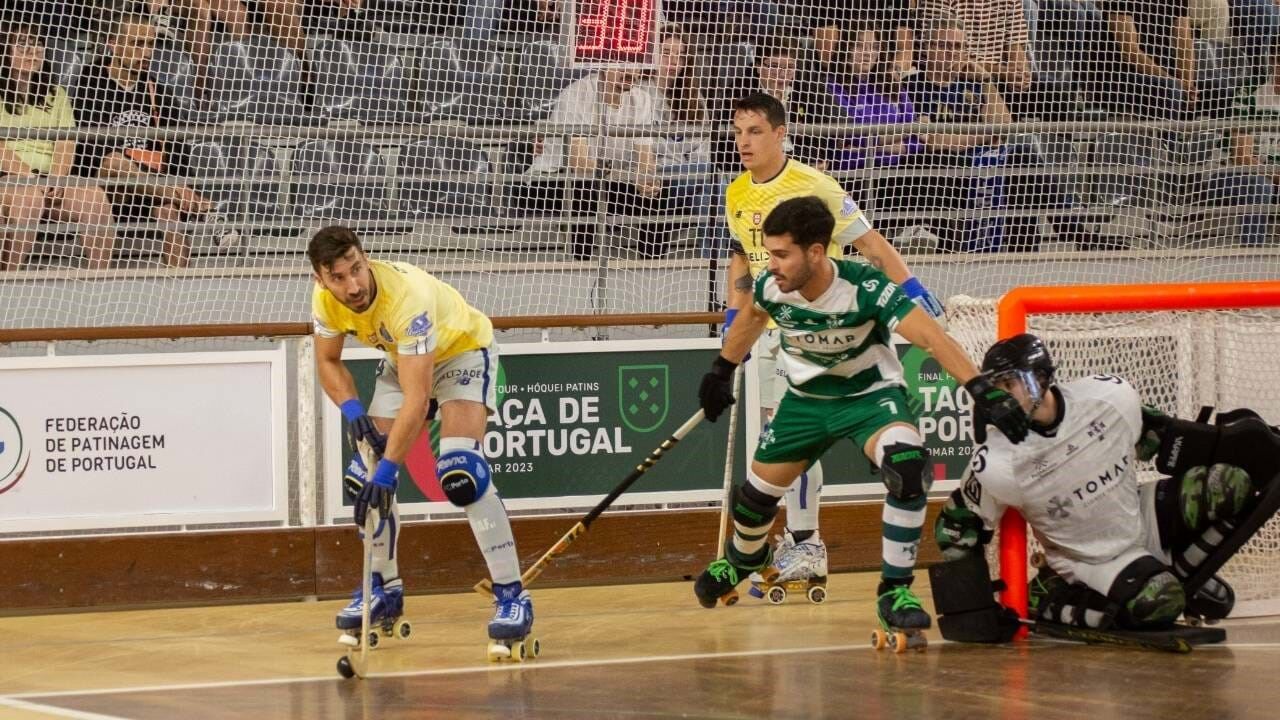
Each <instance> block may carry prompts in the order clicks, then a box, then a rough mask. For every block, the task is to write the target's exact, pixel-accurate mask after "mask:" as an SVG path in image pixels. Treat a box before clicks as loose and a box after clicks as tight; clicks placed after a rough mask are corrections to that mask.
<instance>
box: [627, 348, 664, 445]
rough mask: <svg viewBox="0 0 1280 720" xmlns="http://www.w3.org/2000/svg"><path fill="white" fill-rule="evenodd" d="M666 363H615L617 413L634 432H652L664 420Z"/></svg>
mask: <svg viewBox="0 0 1280 720" xmlns="http://www.w3.org/2000/svg"><path fill="white" fill-rule="evenodd" d="M669 375H670V371H669V367H668V366H667V365H619V366H618V414H619V415H621V416H622V423H623V424H624V425H626V426H627V427H629V428H631V429H632V430H635V431H636V432H644V433H647V432H653V431H654V430H657V429H658V426H660V425H662V421H663V420H666V419H667V406H668V405H669V402H668V398H669V392H668V389H669V388H670V385H671V384H670V382H669Z"/></svg>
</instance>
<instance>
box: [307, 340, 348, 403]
mask: <svg viewBox="0 0 1280 720" xmlns="http://www.w3.org/2000/svg"><path fill="white" fill-rule="evenodd" d="M344 342H345V338H344V336H342V335H335V336H332V337H329V336H326V335H322V334H321V333H320V332H317V333H316V335H315V346H316V374H318V375H319V376H320V387H322V388H324V394H325V395H328V396H329V399H330V400H332V401H333V404H334V405H337V406H338V407H342V406H343V405H344V404H345V403H346V402H347V401H349V400H356V401H357V402H359V401H358V400H357V398H358V397H359V396H358V394H357V393H356V382H355V380H354V379H353V378H352V377H351V371H349V370H347V365H346V363H344V362H342V346H343V344H344Z"/></svg>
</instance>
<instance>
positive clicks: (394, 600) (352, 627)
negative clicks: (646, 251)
mask: <svg viewBox="0 0 1280 720" xmlns="http://www.w3.org/2000/svg"><path fill="white" fill-rule="evenodd" d="M370 594H371V595H373V602H372V603H371V604H370V605H369V649H370V650H372V649H373V648H376V647H378V639H379V633H381V636H382V637H394V638H399V639H401V640H406V639H408V637H409V635H411V634H412V633H413V626H411V625H410V624H409V621H408V620H405V619H404V618H403V617H402V616H403V615H404V590H403V589H402V588H401V587H400V586H399V585H397V586H396V587H393V588H390V589H384V588H383V586H382V574H381V573H374V574H373V591H372V592H371V593H370ZM360 595H361V593H360V590H359V589H356V591H355V593H353V594H352V597H351V604H350V605H347V606H346V607H344V608H342V609H341V610H339V611H338V616H337V618H336V619H335V623H336V624H337V626H338V629H339V630H341V631H342V635H340V636H339V637H338V642H340V643H342V644H343V645H346V646H347V647H351V648H358V647H360V614H361V613H362V612H363V610H364V602H363V598H361V596H360Z"/></svg>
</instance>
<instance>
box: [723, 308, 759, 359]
mask: <svg viewBox="0 0 1280 720" xmlns="http://www.w3.org/2000/svg"><path fill="white" fill-rule="evenodd" d="M768 324H769V314H768V313H766V312H765V311H764V310H761V309H760V308H759V307H758V306H756V305H754V304H750V305H747V307H746V308H745V309H744V310H743V311H742V312H741V313H739V314H738V319H737V321H736V322H734V323H733V325H732V326H730V328H729V332H728V333H726V334H725V337H724V347H722V348H721V349H720V357H722V358H724V359H725V360H728V361H729V362H731V363H733V364H734V365H735V366H737V365H739V364H741V363H742V361H743V360H745V359H746V357H747V353H749V352H751V347H752V346H753V345H755V343H756V340H759V339H760V335H761V334H762V333H763V332H764V329H765V327H766V326H767V325H768Z"/></svg>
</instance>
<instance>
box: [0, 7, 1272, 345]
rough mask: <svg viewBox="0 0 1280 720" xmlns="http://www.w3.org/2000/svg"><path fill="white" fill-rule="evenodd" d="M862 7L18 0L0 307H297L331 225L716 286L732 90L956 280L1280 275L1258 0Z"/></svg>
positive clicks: (545, 306) (732, 163) (378, 244)
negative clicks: (761, 104)
mask: <svg viewBox="0 0 1280 720" xmlns="http://www.w3.org/2000/svg"><path fill="white" fill-rule="evenodd" d="M870 5H872V4H865V3H864V4H858V3H854V4H853V5H852V6H850V5H849V4H844V3H833V2H830V1H829V0H802V1H800V2H791V3H777V2H767V1H764V0H760V1H756V0H732V1H724V2H712V1H711V0H705V1H704V0H667V1H666V2H659V1H658V0H576V1H573V2H566V1H565V0H504V1H500V0H474V1H473V2H465V3H463V2H452V1H446V0H262V1H261V2H252V3H251V2H242V1H241V0H226V1H225V2H216V3H214V2H205V1H204V0H78V1H77V2H58V1H55V0H10V1H9V2H6V3H4V8H3V17H0V56H2V57H3V62H2V63H0V67H3V68H5V70H4V72H5V74H6V76H5V77H0V85H2V86H3V88H4V93H3V94H2V96H0V98H2V100H3V107H0V172H4V173H5V176H4V178H3V181H2V182H3V187H2V188H0V206H2V207H0V218H3V220H2V222H3V233H2V234H3V243H4V244H3V248H0V327H6V328H13V327H25V328H31V327H50V326H99V327H101V326H122V325H141V324H189V323H220V322H288V321H305V320H306V319H307V316H308V307H307V289H308V283H309V279H308V272H309V267H308V265H307V262H306V260H305V255H304V250H305V246H306V242H307V239H308V238H309V237H310V235H311V234H312V233H313V232H314V231H315V230H316V229H318V228H319V227H322V226H324V225H327V224H333V223H340V224H344V225H348V226H351V227H353V228H355V229H356V230H357V231H358V232H359V233H360V234H361V235H362V237H363V238H364V239H365V241H366V242H367V244H368V246H369V248H370V249H371V250H372V251H373V252H374V253H375V254H376V255H377V256H379V257H382V258H392V259H402V260H407V261H409V262H413V263H416V264H418V265H421V266H423V267H425V268H427V269H429V270H431V271H433V272H437V273H439V274H441V275H442V276H443V277H445V279H446V280H448V281H449V282H451V283H453V284H455V285H457V286H458V287H459V289H460V290H462V292H463V293H464V294H465V295H466V296H467V297H468V299H469V300H471V301H472V302H473V303H474V304H476V305H477V306H478V307H480V308H481V309H482V310H484V311H486V312H488V313H489V314H491V315H552V314H565V313H583V312H594V313H622V312H689V311H702V310H708V309H713V308H715V307H716V306H717V305H718V304H719V302H720V298H722V297H723V284H722V283H723V280H722V277H723V274H724V273H723V266H724V264H725V261H726V258H727V255H726V253H727V250H726V249H727V247H728V244H729V240H728V236H727V232H726V229H725V223H724V210H723V193H724V189H725V187H726V186H727V184H728V182H730V181H731V180H732V179H733V178H734V177H736V176H737V175H738V174H739V173H741V172H742V170H743V167H742V165H741V163H740V162H739V159H738V157H737V154H736V152H735V149H734V141H733V137H732V130H731V127H730V121H731V119H732V105H733V102H734V100H735V99H737V98H739V97H742V96H743V95H745V94H747V93H750V92H755V91H760V92H764V93H767V94H770V95H772V96H774V97H776V98H778V99H780V100H781V101H782V102H783V103H784V104H785V106H786V109H787V112H788V116H789V121H790V122H789V129H788V133H787V135H786V138H785V147H786V149H787V150H788V152H790V153H791V154H792V156H794V157H796V158H798V159H800V160H803V161H805V162H809V163H811V164H814V165H816V166H819V167H822V168H824V169H825V170H826V171H828V172H829V173H831V174H832V175H833V176H834V177H836V178H837V179H838V180H839V181H840V182H841V183H842V184H843V185H844V186H845V188H846V189H847V190H848V192H849V193H850V194H851V196H852V197H853V198H854V199H855V200H856V201H857V202H858V203H860V204H861V206H862V207H863V208H864V209H865V210H866V211H867V213H868V214H869V215H870V216H871V218H872V220H873V222H874V223H875V225H876V226H877V228H879V229H880V230H881V231H882V232H883V233H884V234H885V235H886V236H888V237H890V238H891V239H892V240H893V241H894V242H895V244H896V245H897V247H898V248H899V249H900V250H901V251H902V253H903V254H904V255H905V256H906V258H907V260H908V262H909V263H910V264H911V266H912V268H913V270H914V271H915V272H916V273H917V274H918V275H920V276H921V277H922V278H923V279H924V280H925V282H926V283H927V284H928V285H929V286H930V287H931V289H933V290H934V291H935V293H936V294H938V295H939V296H941V297H943V298H946V297H949V296H951V295H956V294H961V293H963V294H966V295H971V296H975V297H996V296H998V295H999V294H1001V293H1002V292H1004V291H1005V290H1006V289H1008V288H1009V287H1011V286H1013V285H1016V284H1022V283H1028V282H1033V283H1041V284H1078V283H1090V282H1118V281H1129V280H1139V281H1144V282H1158V281H1175V280H1176V281H1186V280H1241V279H1249V278H1265V277H1276V276H1277V275H1278V273H1280V262H1278V261H1277V256H1276V253H1275V251H1274V249H1273V247H1274V245H1273V240H1272V237H1273V232H1272V228H1271V212H1272V209H1273V205H1272V203H1273V193H1274V186H1273V184H1272V180H1271V178H1273V177H1275V176H1276V170H1277V168H1276V167H1275V166H1274V165H1273V164H1272V163H1273V161H1274V157H1273V153H1274V147H1275V146H1274V144H1273V143H1274V140H1275V139H1276V137H1278V136H1277V131H1278V130H1280V127H1277V124H1276V120H1275V116H1274V115H1272V114H1270V113H1271V111H1272V109H1273V108H1272V103H1273V102H1274V101H1275V98H1276V97H1277V95H1276V93H1275V89H1274V79H1273V78H1272V72H1271V67H1272V62H1271V55H1270V48H1271V45H1272V43H1271V40H1272V38H1271V33H1272V32H1274V29H1273V28H1274V27H1275V26H1276V24H1275V23H1269V22H1268V21H1267V17H1270V16H1267V17H1263V15H1266V13H1261V14H1260V15H1259V17H1258V18H1257V19H1256V20H1255V19H1253V18H1245V19H1244V20H1242V21H1240V22H1232V23H1228V22H1227V21H1226V20H1225V19H1224V18H1225V17H1226V15H1225V10H1224V13H1223V14H1222V17H1219V16H1217V15H1214V14H1213V13H1207V14H1206V13H1201V12H1199V11H1197V12H1195V13H1192V11H1190V10H1187V9H1185V8H1183V9H1178V8H1177V7H1176V6H1177V5H1178V4H1177V3H1169V4H1160V5H1159V7H1158V8H1157V7H1156V6H1138V5H1135V6H1134V7H1129V6H1127V5H1124V4H1119V5H1116V6H1115V8H1111V7H1110V6H1108V7H1109V9H1108V10H1107V12H1106V13H1092V12H1087V11H1085V10H1081V9H1079V8H1082V7H1083V6H1080V5H1078V4H1071V3H1050V2H1036V1H1035V0H1031V1H1029V2H1027V3H1023V2H1021V1H1019V2H1009V3H1005V2H999V3H997V2H994V1H991V0H975V1H974V2H971V3H952V2H946V1H944V0H920V2H915V3H907V2H898V1H893V2H888V3H880V4H874V5H875V8H874V9H873V10H868V9H865V8H869V7H870ZM860 8H861V9H860ZM1111 15H1124V16H1125V17H1128V18H1129V19H1132V20H1133V21H1134V23H1135V27H1136V28H1137V31H1138V33H1139V37H1138V40H1139V43H1140V44H1141V46H1142V47H1143V52H1144V53H1146V54H1147V55H1149V59H1150V60H1151V63H1140V64H1141V65H1142V67H1146V68H1148V71H1149V72H1155V71H1154V70H1151V68H1152V67H1158V68H1160V69H1161V70H1160V72H1161V73H1163V75H1161V76H1160V77H1156V76H1151V77H1146V76H1143V74H1142V72H1139V71H1138V69H1137V66H1135V65H1132V64H1129V63H1128V61H1126V60H1125V59H1124V58H1123V57H1122V55H1123V53H1120V52H1119V51H1118V49H1117V48H1118V42H1119V41H1118V40H1117V38H1115V37H1113V36H1112V35H1111V34H1110V32H1109V30H1107V28H1108V27H1110V26H1111V25H1113V24H1114V23H1111V22H1110V21H1111V20H1113V19H1115V18H1110V17H1108V16H1111ZM1183 18H1187V20H1188V22H1189V26H1190V28H1191V33H1192V37H1190V38H1186V40H1187V42H1186V43H1183V42H1182V41H1181V39H1178V40H1177V41H1176V42H1175V40H1174V39H1171V38H1174V35H1173V33H1174V30H1175V29H1177V28H1181V27H1183V22H1182V20H1183ZM1180 48H1186V49H1187V51H1186V52H1184V51H1183V50H1182V49H1180ZM1188 52H1189V53H1190V54H1187V53H1188ZM1164 75H1167V76H1168V77H1164ZM1193 87H1194V89H1195V93H1194V99H1192V98H1193V94H1192V93H1191V92H1189V91H1190V90H1191V89H1192V88H1193ZM1009 123H1016V124H1015V125H1009ZM1015 251H1025V252H1015Z"/></svg>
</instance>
